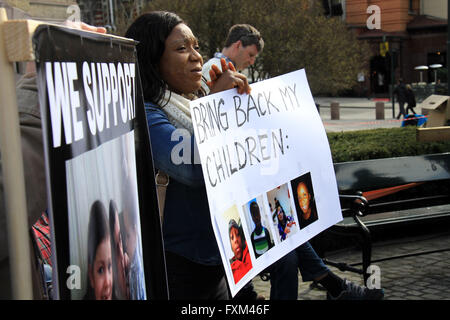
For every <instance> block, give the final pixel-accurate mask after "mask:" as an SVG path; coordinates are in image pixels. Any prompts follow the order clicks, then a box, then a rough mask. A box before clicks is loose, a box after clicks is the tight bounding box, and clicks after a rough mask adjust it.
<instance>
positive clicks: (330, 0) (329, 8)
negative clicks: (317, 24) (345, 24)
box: [322, 0, 345, 17]
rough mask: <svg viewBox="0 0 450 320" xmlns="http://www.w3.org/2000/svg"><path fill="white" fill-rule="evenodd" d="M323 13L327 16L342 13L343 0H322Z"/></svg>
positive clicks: (340, 14)
mask: <svg viewBox="0 0 450 320" xmlns="http://www.w3.org/2000/svg"><path fill="white" fill-rule="evenodd" d="M322 3H323V7H324V13H325V15H326V16H328V17H334V16H339V17H340V16H343V15H344V5H345V1H344V0H323V1H322Z"/></svg>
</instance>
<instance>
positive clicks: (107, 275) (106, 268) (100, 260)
mask: <svg viewBox="0 0 450 320" xmlns="http://www.w3.org/2000/svg"><path fill="white" fill-rule="evenodd" d="M91 272H92V274H90V281H91V286H92V288H93V289H94V293H95V299H96V300H111V298H112V287H113V273H112V261H111V242H110V239H109V237H107V238H106V239H104V240H103V241H102V242H100V244H99V245H98V247H97V252H96V254H95V260H94V265H93V266H92V270H91Z"/></svg>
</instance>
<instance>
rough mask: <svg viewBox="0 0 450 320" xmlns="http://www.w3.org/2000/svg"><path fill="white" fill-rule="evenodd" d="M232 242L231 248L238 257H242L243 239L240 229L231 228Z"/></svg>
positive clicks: (239, 258)
mask: <svg viewBox="0 0 450 320" xmlns="http://www.w3.org/2000/svg"><path fill="white" fill-rule="evenodd" d="M230 242H231V249H232V250H233V253H234V256H235V258H236V259H238V260H241V259H242V239H241V236H240V235H239V231H238V229H236V228H234V227H233V228H231V230H230Z"/></svg>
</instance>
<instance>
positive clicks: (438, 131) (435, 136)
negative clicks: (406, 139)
mask: <svg viewBox="0 0 450 320" xmlns="http://www.w3.org/2000/svg"><path fill="white" fill-rule="evenodd" d="M416 141H420V142H430V141H450V126H444V127H432V128H417V130H416Z"/></svg>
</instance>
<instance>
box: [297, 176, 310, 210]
mask: <svg viewBox="0 0 450 320" xmlns="http://www.w3.org/2000/svg"><path fill="white" fill-rule="evenodd" d="M297 198H298V203H299V205H300V208H301V209H302V212H303V213H307V212H308V210H309V202H310V200H311V195H310V194H309V192H308V188H307V187H306V185H305V184H304V183H303V182H301V183H299V185H298V187H297Z"/></svg>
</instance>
